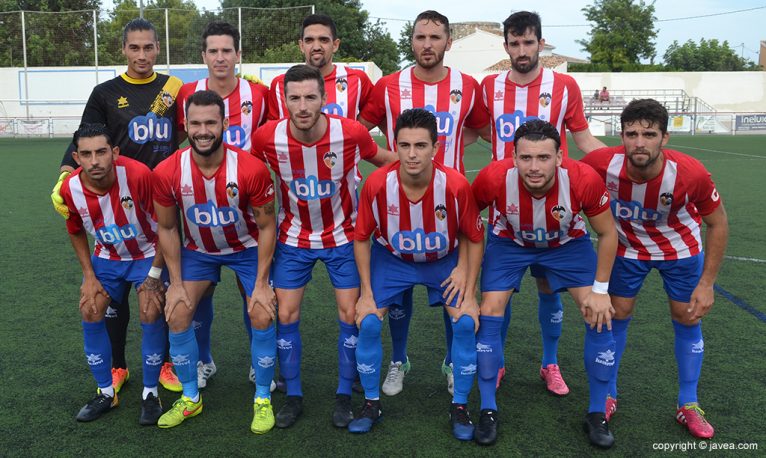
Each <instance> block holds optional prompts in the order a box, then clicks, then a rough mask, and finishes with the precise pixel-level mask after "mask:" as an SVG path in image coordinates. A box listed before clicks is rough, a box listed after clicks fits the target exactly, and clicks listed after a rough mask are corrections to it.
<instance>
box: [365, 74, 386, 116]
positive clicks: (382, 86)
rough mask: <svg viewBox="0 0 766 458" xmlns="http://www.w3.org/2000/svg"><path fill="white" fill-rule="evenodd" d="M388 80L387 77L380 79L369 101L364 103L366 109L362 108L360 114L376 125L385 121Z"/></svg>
mask: <svg viewBox="0 0 766 458" xmlns="http://www.w3.org/2000/svg"><path fill="white" fill-rule="evenodd" d="M386 81H387V78H381V79H380V80H378V82H377V84H375V87H374V88H373V89H372V92H371V94H370V97H369V98H368V99H367V103H366V104H365V105H364V109H362V113H361V114H360V115H359V116H360V117H361V118H362V119H364V120H365V121H367V122H368V123H370V124H373V125H375V126H377V125H379V124H380V123H381V122H383V119H384V118H385V116H386V107H385V105H384V103H383V101H384V100H385V98H386V86H387V84H386Z"/></svg>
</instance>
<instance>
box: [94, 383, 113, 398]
mask: <svg viewBox="0 0 766 458" xmlns="http://www.w3.org/2000/svg"><path fill="white" fill-rule="evenodd" d="M98 390H99V391H100V392H101V394H103V395H104V396H109V397H110V398H113V397H114V387H113V386H111V385H109V387H108V388H99V389H98Z"/></svg>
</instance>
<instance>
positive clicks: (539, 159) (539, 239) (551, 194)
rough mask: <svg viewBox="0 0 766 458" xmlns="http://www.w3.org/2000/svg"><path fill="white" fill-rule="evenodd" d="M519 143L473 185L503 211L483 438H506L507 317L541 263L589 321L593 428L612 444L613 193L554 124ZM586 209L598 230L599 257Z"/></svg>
mask: <svg viewBox="0 0 766 458" xmlns="http://www.w3.org/2000/svg"><path fill="white" fill-rule="evenodd" d="M514 143H515V145H514V146H515V148H514V152H513V159H514V161H513V162H511V161H510V160H503V161H495V162H492V163H490V165H488V166H487V167H485V168H484V169H483V170H482V171H481V172H479V175H478V176H477V177H476V180H474V182H473V192H474V196H475V197H476V202H477V204H478V205H479V208H480V209H483V208H486V207H487V206H490V205H491V206H493V208H495V209H496V210H497V211H498V214H497V215H496V217H495V221H494V224H493V227H492V230H491V232H490V235H489V240H488V241H487V249H486V251H485V254H484V262H483V264H482V277H481V290H482V300H481V317H480V318H479V321H480V326H479V333H478V334H477V336H476V342H477V343H476V348H477V360H478V366H479V391H480V392H481V418H480V419H479V425H478V426H477V428H476V441H477V442H478V443H479V444H482V445H489V444H493V443H494V442H495V440H496V439H497V424H498V414H497V404H496V401H495V391H496V377H497V370H498V368H499V366H500V364H501V361H502V356H501V354H502V350H503V344H502V340H501V327H502V325H503V314H504V312H505V308H506V304H507V303H508V299H509V298H510V296H511V294H512V293H513V292H514V291H519V290H520V287H521V278H522V276H523V275H524V272H525V271H526V270H527V267H530V266H533V265H537V266H540V267H541V268H542V269H541V270H542V271H543V272H544V273H545V276H546V279H547V281H548V284H549V285H550V287H551V289H552V290H553V291H557V292H558V291H563V290H565V289H566V290H568V291H569V293H570V294H571V295H572V298H573V299H574V300H575V302H576V303H577V306H578V307H579V308H580V311H581V312H582V314H583V317H584V318H585V320H586V322H587V323H586V326H585V330H586V333H585V370H586V372H587V374H588V384H589V386H590V405H589V407H588V415H587V416H586V421H585V426H586V430H587V432H588V437H589V439H590V441H591V443H592V444H594V445H597V446H599V447H604V448H609V447H611V446H612V444H613V443H614V438H613V437H612V434H611V433H610V432H609V428H608V425H607V423H606V420H605V419H604V415H605V412H604V406H605V403H606V395H607V387H608V384H609V379H610V377H611V375H612V372H613V371H614V360H613V359H612V358H613V355H614V340H612V332H611V324H610V318H611V313H612V312H613V309H612V307H611V304H610V303H609V296H608V295H607V287H608V282H609V273H610V272H611V270H612V263H613V262H614V259H613V256H614V253H615V252H616V250H617V231H616V230H615V228H614V220H613V219H612V215H611V213H609V211H608V210H609V193H608V192H607V190H606V187H605V186H604V184H603V182H602V181H601V180H600V179H599V177H598V175H597V174H596V173H595V172H594V171H593V170H592V169H591V168H590V167H588V166H586V165H583V164H581V163H579V162H577V161H574V160H571V159H568V158H564V157H563V151H562V150H561V140H560V137H559V133H558V130H557V129H556V128H555V127H554V126H553V125H551V124H550V123H548V122H546V121H542V120H537V119H536V120H531V121H527V122H526V123H524V124H522V125H521V126H520V127H519V128H518V129H517V130H516V136H515V138H514ZM514 163H515V165H514ZM580 211H582V212H584V213H585V215H586V216H587V217H588V221H589V222H590V225H591V227H592V228H593V230H594V231H595V232H596V235H597V236H598V255H597V256H596V253H594V251H593V247H592V245H591V242H590V239H589V237H588V232H587V229H586V226H585V221H584V220H583V218H582V217H581V216H580V215H579V213H580Z"/></svg>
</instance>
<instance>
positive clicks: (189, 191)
mask: <svg viewBox="0 0 766 458" xmlns="http://www.w3.org/2000/svg"><path fill="white" fill-rule="evenodd" d="M181 195H182V196H185V197H188V196H193V195H194V188H192V187H191V186H189V185H188V184H185V185H183V186H181Z"/></svg>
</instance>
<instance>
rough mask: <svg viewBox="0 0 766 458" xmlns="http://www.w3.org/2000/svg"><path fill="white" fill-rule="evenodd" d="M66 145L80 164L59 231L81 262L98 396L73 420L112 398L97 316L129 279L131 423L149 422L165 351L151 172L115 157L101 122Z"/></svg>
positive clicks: (153, 419)
mask: <svg viewBox="0 0 766 458" xmlns="http://www.w3.org/2000/svg"><path fill="white" fill-rule="evenodd" d="M73 143H74V146H75V150H74V151H73V152H72V157H73V158H74V160H75V161H77V164H78V165H79V166H80V168H78V169H77V170H75V171H74V173H73V174H72V175H71V176H69V177H68V178H67V179H66V180H65V181H64V183H63V184H62V186H61V197H62V198H63V199H64V202H65V203H66V206H67V207H68V209H69V217H68V218H67V222H66V224H67V230H68V231H69V236H70V238H71V241H72V247H73V248H74V251H75V253H76V254H77V259H78V260H79V261H80V265H81V266H82V273H83V282H82V286H81V287H80V313H81V315H82V327H83V335H84V336H83V337H84V342H85V356H86V357H87V359H88V365H89V366H90V370H91V372H92V373H93V377H94V378H95V379H96V383H97V384H98V394H97V395H96V397H95V398H93V399H92V400H91V401H90V402H88V404H87V405H85V407H83V408H82V409H81V410H80V412H79V413H78V414H77V420H78V421H92V420H95V419H97V418H98V417H100V416H101V415H102V414H104V413H106V412H107V411H109V410H110V409H111V408H113V407H117V405H118V403H119V402H118V400H117V393H116V392H115V389H114V387H113V386H112V373H111V368H112V346H111V344H110V342H109V336H108V334H107V331H106V323H105V321H104V315H105V313H106V308H107V306H108V305H109V302H110V301H111V298H113V297H116V298H121V297H123V294H124V293H125V291H126V290H127V289H128V288H130V284H131V283H133V284H134V285H135V286H136V288H137V291H138V304H139V315H140V319H141V328H142V331H143V335H142V340H141V350H142V353H143V372H144V392H143V395H142V398H143V401H142V403H141V416H140V418H139V423H140V424H142V425H154V424H156V423H157V419H158V418H159V417H160V415H161V414H162V406H161V405H160V399H159V396H158V393H157V383H158V379H159V376H160V366H161V365H162V355H163V354H164V353H165V320H164V319H163V317H162V305H163V303H164V295H163V285H162V281H161V280H160V273H161V267H160V266H161V265H162V256H160V255H159V254H158V253H157V252H156V242H157V234H156V232H155V230H156V227H157V223H156V222H155V221H154V209H153V206H152V194H151V189H152V187H151V172H150V171H149V168H148V167H146V166H145V165H143V164H142V163H140V162H138V161H134V160H133V159H129V158H126V157H120V155H119V152H120V149H119V147H117V146H112V139H111V137H110V136H109V133H108V132H107V130H106V127H105V126H104V125H103V124H84V125H82V126H81V127H80V129H79V130H78V131H77V132H76V133H75V135H74V142H73ZM86 231H87V232H88V233H90V234H91V235H93V237H94V238H95V247H94V251H93V256H90V255H89V250H88V238H87V236H86ZM155 253H157V255H156V256H155Z"/></svg>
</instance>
